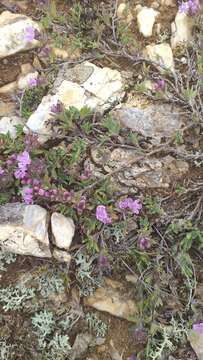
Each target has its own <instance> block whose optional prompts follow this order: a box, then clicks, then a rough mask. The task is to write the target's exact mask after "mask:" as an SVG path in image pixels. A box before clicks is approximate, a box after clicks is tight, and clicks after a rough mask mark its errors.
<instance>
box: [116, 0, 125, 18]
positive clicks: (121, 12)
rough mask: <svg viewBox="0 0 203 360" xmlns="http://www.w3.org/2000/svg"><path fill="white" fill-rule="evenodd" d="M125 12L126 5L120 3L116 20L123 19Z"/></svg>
mask: <svg viewBox="0 0 203 360" xmlns="http://www.w3.org/2000/svg"><path fill="white" fill-rule="evenodd" d="M126 11H127V5H126V4H125V3H121V4H120V5H119V6H118V9H117V17H118V18H122V17H125V12H126Z"/></svg>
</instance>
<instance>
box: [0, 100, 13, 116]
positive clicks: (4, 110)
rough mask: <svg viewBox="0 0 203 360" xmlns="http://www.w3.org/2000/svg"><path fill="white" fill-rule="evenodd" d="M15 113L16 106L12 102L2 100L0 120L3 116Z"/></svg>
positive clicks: (0, 101)
mask: <svg viewBox="0 0 203 360" xmlns="http://www.w3.org/2000/svg"><path fill="white" fill-rule="evenodd" d="M14 113H15V104H14V103H13V102H11V101H7V102H5V101H2V100H0V118H1V117H3V116H9V115H14Z"/></svg>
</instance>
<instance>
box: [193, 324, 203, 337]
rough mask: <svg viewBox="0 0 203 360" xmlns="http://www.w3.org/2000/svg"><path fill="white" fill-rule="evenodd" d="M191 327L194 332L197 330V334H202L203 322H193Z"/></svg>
mask: <svg viewBox="0 0 203 360" xmlns="http://www.w3.org/2000/svg"><path fill="white" fill-rule="evenodd" d="M192 329H193V330H194V331H196V332H198V333H199V334H201V335H203V322H201V323H199V324H194V325H193V327H192Z"/></svg>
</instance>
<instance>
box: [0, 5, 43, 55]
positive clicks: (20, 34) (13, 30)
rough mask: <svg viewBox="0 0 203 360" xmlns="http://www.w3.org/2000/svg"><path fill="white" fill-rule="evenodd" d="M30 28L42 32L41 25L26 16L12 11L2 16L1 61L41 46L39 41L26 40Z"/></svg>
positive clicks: (0, 20)
mask: <svg viewBox="0 0 203 360" xmlns="http://www.w3.org/2000/svg"><path fill="white" fill-rule="evenodd" d="M30 26H31V27H33V28H34V29H36V30H37V31H40V27H39V25H38V24H37V23H36V22H35V21H33V20H32V19H31V18H29V17H27V16H25V15H22V14H13V13H11V12H10V11H4V12H3V13H2V14H1V15H0V59H1V58H4V57H6V56H10V55H13V54H16V53H18V52H20V51H25V50H29V49H33V48H35V47H37V46H39V45H40V42H39V41H38V40H35V39H34V40H32V41H28V40H27V39H26V37H25V33H26V28H27V27H30Z"/></svg>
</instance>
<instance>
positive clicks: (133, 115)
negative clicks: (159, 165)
mask: <svg viewBox="0 0 203 360" xmlns="http://www.w3.org/2000/svg"><path fill="white" fill-rule="evenodd" d="M112 116H113V118H114V119H115V120H117V121H119V123H120V124H122V125H123V126H124V127H127V128H129V129H130V130H133V131H136V132H138V133H139V134H142V135H143V136H145V137H151V138H153V140H154V142H158V143H159V142H160V141H161V139H162V138H168V137H171V136H173V135H174V134H175V132H176V131H178V130H180V128H181V126H182V125H183V121H182V118H181V114H180V111H179V108H177V107H174V106H173V105H169V104H164V105H156V104H155V105H150V106H148V107H146V108H145V109H139V108H121V109H118V110H115V111H113V112H112Z"/></svg>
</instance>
